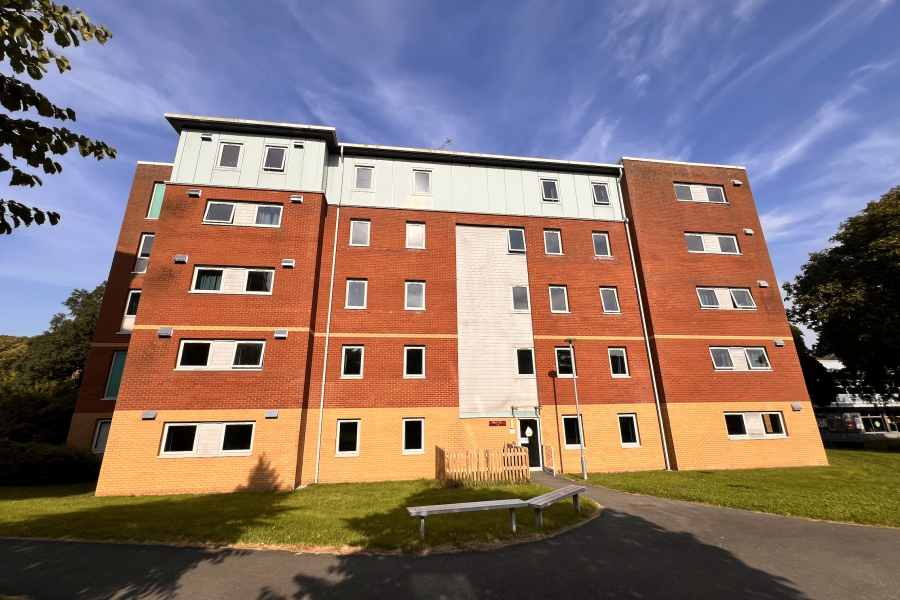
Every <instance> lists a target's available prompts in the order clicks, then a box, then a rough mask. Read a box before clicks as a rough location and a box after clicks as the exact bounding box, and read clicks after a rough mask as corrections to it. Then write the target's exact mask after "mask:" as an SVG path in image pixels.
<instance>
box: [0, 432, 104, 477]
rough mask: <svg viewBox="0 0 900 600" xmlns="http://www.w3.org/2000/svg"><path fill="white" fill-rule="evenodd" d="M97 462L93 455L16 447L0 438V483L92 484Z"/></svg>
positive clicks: (47, 446) (63, 449) (52, 448)
mask: <svg viewBox="0 0 900 600" xmlns="http://www.w3.org/2000/svg"><path fill="white" fill-rule="evenodd" d="M99 472H100V462H99V461H98V460H97V459H96V458H94V456H93V455H92V454H91V453H89V452H85V451H84V450H79V449H78V448H72V447H71V446H54V445H51V444H20V443H18V442H12V441H9V440H4V439H0V483H2V485H45V484H51V483H53V484H60V483H80V482H82V481H96V479H97V475H98V474H99Z"/></svg>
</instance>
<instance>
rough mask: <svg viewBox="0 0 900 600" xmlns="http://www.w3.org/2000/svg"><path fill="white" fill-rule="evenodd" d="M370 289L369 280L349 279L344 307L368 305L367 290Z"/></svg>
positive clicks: (359, 307)
mask: <svg viewBox="0 0 900 600" xmlns="http://www.w3.org/2000/svg"><path fill="white" fill-rule="evenodd" d="M368 289H369V282H368V281H367V280H365V279H348V280H347V299H346V301H345V302H344V308H357V309H362V308H365V307H366V292H367V291H368Z"/></svg>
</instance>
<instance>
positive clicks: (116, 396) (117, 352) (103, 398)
mask: <svg viewBox="0 0 900 600" xmlns="http://www.w3.org/2000/svg"><path fill="white" fill-rule="evenodd" d="M117 354H124V355H125V360H128V350H116V351H115V352H113V353H112V360H110V361H109V373H107V375H106V385H104V386H103V397H102V398H100V399H101V400H115V399H117V398H118V397H119V395H118V392H116V395H115V396H107V395H106V392H108V391H109V381H110V380H111V379H112V374H113V367H115V366H116V355H117ZM122 374H123V376H124V374H125V366H124V365H123V366H122ZM121 386H122V382H121V381H119V387H121Z"/></svg>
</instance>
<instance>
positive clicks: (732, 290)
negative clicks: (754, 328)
mask: <svg viewBox="0 0 900 600" xmlns="http://www.w3.org/2000/svg"><path fill="white" fill-rule="evenodd" d="M735 292H747V294H748V295H749V296H750V303H751V304H752V306H739V305H738V301H737V298H735V297H734V293H735ZM728 293H729V295H730V296H731V301H732V302H733V303H734V310H756V300H755V299H754V298H753V292H752V291H750V288H728Z"/></svg>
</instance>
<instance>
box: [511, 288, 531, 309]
mask: <svg viewBox="0 0 900 600" xmlns="http://www.w3.org/2000/svg"><path fill="white" fill-rule="evenodd" d="M510 293H511V294H512V311H513V312H528V311H530V310H531V302H530V300H529V298H528V286H527V285H514V286H512V288H510Z"/></svg>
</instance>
